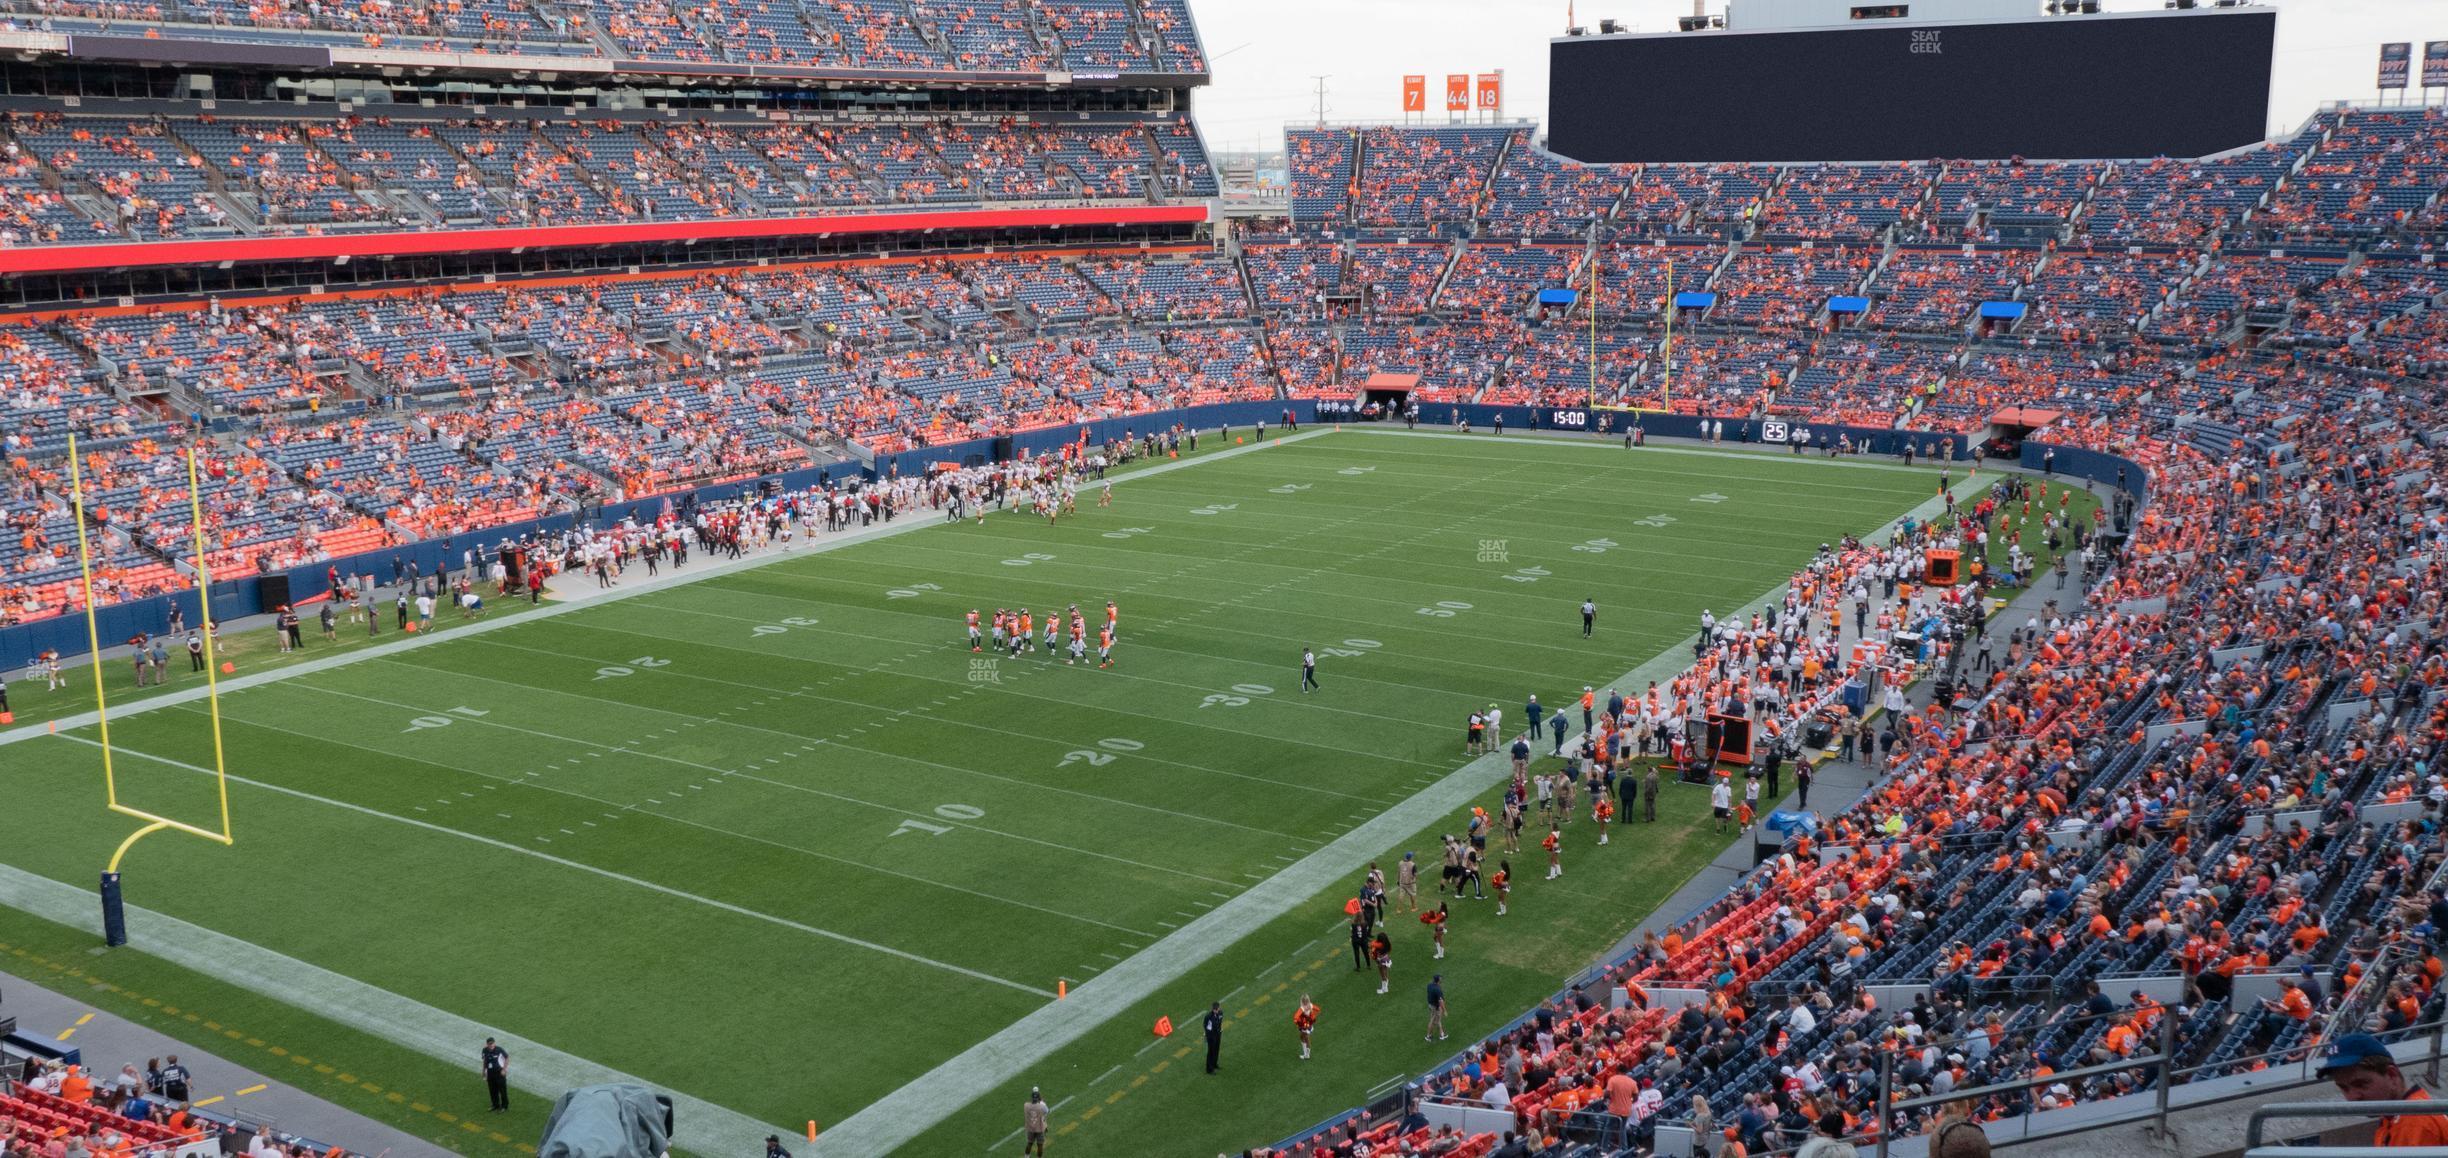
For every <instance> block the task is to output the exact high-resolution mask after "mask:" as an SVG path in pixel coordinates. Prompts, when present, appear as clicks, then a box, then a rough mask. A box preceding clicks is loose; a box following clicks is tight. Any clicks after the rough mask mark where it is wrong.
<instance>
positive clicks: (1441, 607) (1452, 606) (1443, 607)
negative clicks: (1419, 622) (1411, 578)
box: [1419, 599, 1471, 619]
mask: <svg viewBox="0 0 2448 1158" xmlns="http://www.w3.org/2000/svg"><path fill="white" fill-rule="evenodd" d="M1470 609H1471V605H1470V604H1468V603H1462V602H1458V601H1456V600H1452V599H1444V600H1439V601H1438V602H1437V605H1436V606H1434V607H1422V608H1420V609H1419V613H1420V614H1422V615H1427V616H1433V617H1435V618H1437V619H1451V618H1453V617H1454V616H1456V615H1459V614H1461V613H1462V612H1465V611H1468V610H1470Z"/></svg>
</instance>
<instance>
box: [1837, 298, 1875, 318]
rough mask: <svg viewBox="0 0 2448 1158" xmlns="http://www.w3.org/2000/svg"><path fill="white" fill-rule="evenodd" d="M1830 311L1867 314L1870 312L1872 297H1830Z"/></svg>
mask: <svg viewBox="0 0 2448 1158" xmlns="http://www.w3.org/2000/svg"><path fill="white" fill-rule="evenodd" d="M1828 312H1829V313H1831V314H1866V313H1869V312H1870V299H1868V298H1857V297H1833V298H1829V299H1828Z"/></svg>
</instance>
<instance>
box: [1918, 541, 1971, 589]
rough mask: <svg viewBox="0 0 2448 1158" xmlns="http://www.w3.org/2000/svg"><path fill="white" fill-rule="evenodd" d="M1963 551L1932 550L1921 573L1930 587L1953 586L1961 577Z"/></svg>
mask: <svg viewBox="0 0 2448 1158" xmlns="http://www.w3.org/2000/svg"><path fill="white" fill-rule="evenodd" d="M1962 566H1963V552H1961V551H1939V550H1932V551H1931V552H1930V553H1929V557H1928V559H1927V561H1926V564H1925V566H1924V568H1923V571H1922V574H1923V576H1924V577H1925V578H1926V579H1927V580H1928V582H1929V585H1930V586H1932V587H1953V586H1954V585H1955V584H1956V583H1958V582H1960V581H1961V579H1962Z"/></svg>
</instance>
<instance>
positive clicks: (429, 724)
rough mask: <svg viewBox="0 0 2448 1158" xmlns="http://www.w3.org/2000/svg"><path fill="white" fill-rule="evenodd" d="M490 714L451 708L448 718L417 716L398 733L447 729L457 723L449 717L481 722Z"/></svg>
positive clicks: (480, 710)
mask: <svg viewBox="0 0 2448 1158" xmlns="http://www.w3.org/2000/svg"><path fill="white" fill-rule="evenodd" d="M492 714H493V713H491V712H488V711H484V710H482V709H480V708H452V709H451V710H450V715H448V716H418V717H417V718H415V719H413V720H410V721H408V726H407V727H405V728H401V729H400V732H401V733H402V734H406V733H409V732H422V731H424V730H425V729H427V728H447V727H450V726H451V725H452V724H456V723H458V722H459V721H458V720H455V719H452V718H451V716H458V717H461V718H462V719H469V720H481V719H483V718H485V717H486V716H489V715H492Z"/></svg>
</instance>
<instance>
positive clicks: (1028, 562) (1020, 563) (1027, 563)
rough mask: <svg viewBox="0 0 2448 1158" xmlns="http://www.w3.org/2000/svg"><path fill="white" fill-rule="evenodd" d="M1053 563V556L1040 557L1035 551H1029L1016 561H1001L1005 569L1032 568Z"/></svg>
mask: <svg viewBox="0 0 2448 1158" xmlns="http://www.w3.org/2000/svg"><path fill="white" fill-rule="evenodd" d="M1053 561H1054V556H1052V555H1041V554H1038V553H1037V552H1035V551H1031V552H1029V553H1028V554H1026V555H1022V556H1020V557H1019V558H1017V559H1005V560H1003V565H1004V566H1006V567H1033V566H1036V565H1037V564H1039V563H1051V562H1053Z"/></svg>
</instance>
